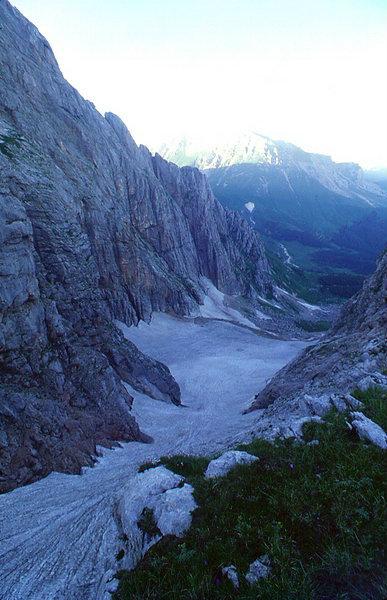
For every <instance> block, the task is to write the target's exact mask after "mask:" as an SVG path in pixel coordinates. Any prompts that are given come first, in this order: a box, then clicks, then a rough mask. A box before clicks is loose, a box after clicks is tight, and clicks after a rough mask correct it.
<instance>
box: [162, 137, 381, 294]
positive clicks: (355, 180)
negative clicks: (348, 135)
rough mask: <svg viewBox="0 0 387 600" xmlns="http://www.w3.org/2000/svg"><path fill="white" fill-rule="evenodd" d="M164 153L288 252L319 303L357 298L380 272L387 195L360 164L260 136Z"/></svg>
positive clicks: (177, 146) (182, 145) (190, 143)
mask: <svg viewBox="0 0 387 600" xmlns="http://www.w3.org/2000/svg"><path fill="white" fill-rule="evenodd" d="M158 150H159V152H160V154H161V155H162V156H164V157H165V158H167V159H168V160H170V161H172V162H175V163H176V164H179V165H184V164H186V165H194V166H197V167H198V168H200V169H201V170H202V171H203V172H205V173H206V175H207V177H208V179H209V182H210V185H211V187H212V190H213V192H214V194H215V196H216V197H217V198H218V200H219V201H220V202H221V203H222V204H223V205H224V206H226V207H228V208H231V209H234V210H238V211H240V212H241V213H242V214H243V215H244V216H245V218H246V219H247V220H248V221H249V222H250V224H251V225H252V226H253V227H254V228H255V229H257V230H258V231H260V233H262V234H263V235H264V236H265V237H266V241H267V242H268V248H269V250H272V251H273V253H274V255H275V256H277V257H280V258H281V259H285V260H287V254H286V253H288V255H289V256H290V259H291V260H290V261H287V262H288V265H287V269H288V271H289V270H290V273H288V278H289V280H291V279H293V280H294V281H297V283H300V285H301V284H302V285H303V286H304V288H305V289H311V290H313V291H314V292H315V293H316V295H317V296H320V297H324V296H325V297H347V296H350V295H352V294H353V293H355V292H356V291H357V290H358V289H359V288H360V286H361V283H362V279H363V277H364V276H365V275H366V274H369V273H370V272H372V270H373V269H374V266H375V260H376V257H377V255H378V253H379V252H380V251H381V250H382V248H383V246H384V243H385V241H386V237H387V235H386V232H387V191H386V190H385V189H383V188H382V187H381V186H380V185H378V184H377V183H375V182H373V181H370V180H369V178H368V177H367V176H365V174H364V173H363V171H362V169H361V168H360V166H359V165H356V164H354V163H335V162H334V161H332V159H331V158H330V157H329V156H325V155H321V154H312V153H308V152H305V151H304V150H302V149H300V148H298V147H297V146H294V145H293V144H289V143H287V142H282V141H274V140H271V139H270V138H267V137H265V136H262V135H259V134H256V133H245V134H241V135H236V136H235V135H230V136H228V135H227V134H225V135H224V136H223V139H222V140H221V141H219V142H217V141H216V140H214V141H213V143H212V145H211V143H210V142H207V141H206V142H204V143H203V142H201V141H200V140H189V139H187V138H183V139H181V140H175V141H173V142H172V143H171V144H164V145H162V146H160V147H159V149H158ZM362 232H364V240H366V243H363V244H362V243H361V239H360V240H359V235H360V236H362ZM356 240H359V241H360V243H357V242H356ZM354 241H355V242H356V243H355V242H354ZM283 252H285V254H281V253H283ZM297 266H298V267H299V268H301V270H302V272H301V271H298V272H297V271H295V269H296V267H297ZM281 269H282V267H281ZM303 280H304V283H303ZM306 282H308V283H306Z"/></svg>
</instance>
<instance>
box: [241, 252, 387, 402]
mask: <svg viewBox="0 0 387 600" xmlns="http://www.w3.org/2000/svg"><path fill="white" fill-rule="evenodd" d="M386 298H387V252H384V254H383V256H382V257H381V258H380V260H379V262H378V266H377V269H376V272H375V273H374V275H372V277H370V278H369V279H368V280H367V281H366V282H365V284H364V286H363V288H362V290H361V291H360V292H359V293H358V294H357V295H356V296H354V297H353V298H352V299H351V300H350V301H349V302H348V303H347V304H346V305H345V306H344V308H343V310H342V312H341V314H340V317H339V319H338V320H337V322H336V324H335V326H334V327H333V329H332V330H331V331H330V332H329V333H328V334H327V335H326V336H325V337H324V338H322V340H321V341H320V342H319V343H317V344H315V345H313V346H310V347H309V348H307V349H306V350H304V352H303V353H302V354H301V355H300V356H299V357H297V358H296V359H295V360H294V361H292V362H291V363H290V364H289V365H287V366H286V367H284V368H283V369H282V370H281V371H279V372H278V374H277V375H275V377H274V378H273V379H272V380H271V381H270V383H269V384H268V385H267V386H266V387H265V388H264V389H263V390H262V391H261V392H260V393H259V394H257V395H256V396H255V398H254V401H253V403H252V405H251V410H254V409H258V408H267V407H268V406H270V405H271V404H273V403H274V402H275V403H276V405H278V407H280V406H281V410H282V411H283V410H284V404H285V405H286V404H288V405H290V404H291V402H292V400H294V399H297V398H298V399H299V398H300V397H301V396H303V397H304V398H305V394H307V395H309V394H310V395H312V396H322V394H326V393H328V392H330V393H333V392H336V391H338V390H339V391H340V392H341V393H345V392H347V391H350V390H352V389H354V388H355V387H356V386H357V385H358V384H361V382H362V381H363V380H364V379H365V378H368V381H369V384H370V385H372V384H374V385H377V384H380V383H382V384H383V382H384V380H386V377H385V376H383V374H382V371H383V369H385V368H386V364H387V363H386V360H387V341H386V331H387V305H386ZM304 404H305V403H304Z"/></svg>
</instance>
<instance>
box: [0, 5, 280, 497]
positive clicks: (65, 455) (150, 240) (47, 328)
mask: <svg viewBox="0 0 387 600" xmlns="http://www.w3.org/2000/svg"><path fill="white" fill-rule="evenodd" d="M0 239H1V245H0V380H1V388H0V417H1V421H0V471H1V472H0V478H1V479H0V482H1V483H0V486H1V489H3V490H6V489H11V488H12V487H15V486H17V485H20V484H23V483H26V482H29V481H32V480H33V479H36V478H38V477H40V476H42V475H44V474H46V473H48V472H50V471H51V470H53V469H57V470H58V469H59V470H67V471H74V470H77V469H79V468H80V466H81V465H83V464H89V463H90V461H91V456H92V455H93V453H94V451H95V445H96V444H109V443H111V441H112V440H117V439H123V440H134V439H135V440H139V439H145V438H146V436H144V435H143V434H142V433H141V432H140V431H139V429H138V426H137V425H136V423H135V421H134V419H133V418H132V417H131V414H130V406H131V402H132V398H131V397H130V395H129V394H128V393H127V391H126V389H125V388H124V386H123V384H122V380H124V381H126V382H128V383H130V385H132V386H133V387H134V388H136V389H138V390H141V391H143V392H145V393H147V394H149V395H151V396H153V397H154V398H157V399H160V400H166V401H171V402H174V403H179V402H180V392H179V388H178V386H177V384H176V382H175V381H174V379H173V377H172V376H171V374H170V372H169V370H168V369H167V368H166V367H164V366H163V365H161V364H160V363H158V362H156V361H154V360H151V359H150V358H148V357H146V356H145V355H143V354H142V353H141V352H139V350H138V349H137V348H136V347H135V346H134V345H133V344H130V343H129V342H127V341H126V340H124V338H123V336H122V334H121V333H120V331H119V330H118V329H117V327H116V326H115V325H114V320H116V319H118V320H121V321H124V322H125V323H126V324H128V325H130V324H136V323H137V322H138V321H139V320H140V319H149V318H150V316H151V314H152V312H153V311H159V310H161V311H171V312H175V313H176V314H179V315H184V314H188V313H189V312H190V311H191V310H192V309H193V308H195V307H196V306H197V304H198V303H200V302H201V288H200V280H201V277H203V276H204V277H207V278H208V279H210V280H211V281H212V282H213V284H214V285H215V286H217V287H218V288H219V289H220V290H221V291H224V292H226V293H228V294H244V295H246V296H250V297H254V295H256V294H261V295H265V294H266V293H267V292H270V290H271V277H270V272H269V268H268V265H267V262H266V259H265V256H264V252H263V249H262V245H261V242H260V240H259V237H258V235H257V234H256V233H254V232H253V231H252V230H251V229H250V228H249V227H248V226H247V224H246V223H245V222H244V220H243V219H242V218H241V217H240V216H239V215H234V214H231V213H228V212H227V211H226V210H224V209H223V208H222V207H221V205H220V204H219V203H218V202H217V201H216V200H215V199H214V197H213V195H212V193H211V191H210V189H209V187H208V184H207V181H206V179H205V177H204V176H203V175H202V174H201V173H200V172H199V171H198V170H196V169H190V168H187V169H181V170H180V169H178V168H177V167H175V166H174V165H171V164H169V163H167V162H166V161H164V160H163V159H162V158H161V157H159V156H156V157H152V156H151V155H150V153H149V152H148V151H147V150H146V149H145V148H138V147H137V146H136V144H135V142H134V141H133V139H132V138H131V136H130V134H129V132H128V131H127V129H126V128H125V126H124V125H123V123H122V122H121V121H120V119H119V118H118V117H116V116H114V115H112V114H107V115H105V117H103V116H102V115H101V114H99V113H98V112H97V111H96V110H95V108H94V106H93V105H92V104H91V103H90V102H87V101H85V100H84V99H83V98H82V97H81V96H80V95H79V94H78V93H77V91H76V90H75V89H74V88H72V87H71V85H69V84H68V83H67V82H66V81H65V80H64V79H63V77H62V75H61V72H60V70H59V68H58V65H57V63H56V60H55V58H54V56H53V53H52V51H51V49H50V46H49V45H48V43H47V41H46V40H45V39H44V38H43V37H42V36H41V35H40V34H39V32H38V31H37V30H36V28H35V27H34V26H33V25H31V24H30V23H29V22H28V21H27V20H26V19H24V18H23V17H22V16H21V15H20V13H19V12H18V11H17V10H16V9H14V8H13V7H12V6H11V5H10V3H9V2H8V1H7V0H0Z"/></svg>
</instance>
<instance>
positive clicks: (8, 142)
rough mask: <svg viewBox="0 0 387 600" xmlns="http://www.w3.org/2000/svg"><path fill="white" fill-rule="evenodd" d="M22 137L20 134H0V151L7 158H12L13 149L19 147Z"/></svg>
mask: <svg viewBox="0 0 387 600" xmlns="http://www.w3.org/2000/svg"><path fill="white" fill-rule="evenodd" d="M22 142H23V138H22V137H21V136H20V135H17V134H15V135H3V134H0V152H1V154H3V155H4V156H6V157H7V158H13V157H14V155H15V150H16V149H17V148H20V146H21V144H22Z"/></svg>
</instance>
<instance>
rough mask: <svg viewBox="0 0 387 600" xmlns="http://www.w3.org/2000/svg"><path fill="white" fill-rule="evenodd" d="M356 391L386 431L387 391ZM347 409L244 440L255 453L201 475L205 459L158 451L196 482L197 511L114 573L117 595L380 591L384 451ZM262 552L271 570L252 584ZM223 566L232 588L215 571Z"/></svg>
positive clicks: (354, 595)
mask: <svg viewBox="0 0 387 600" xmlns="http://www.w3.org/2000/svg"><path fill="white" fill-rule="evenodd" d="M355 395H356V397H357V398H358V399H360V400H361V401H363V402H364V405H365V406H364V413H365V414H366V415H367V416H368V417H370V418H371V419H373V420H374V421H375V422H377V423H378V424H380V425H381V426H382V427H384V428H386V426H387V422H386V421H387V411H386V400H387V394H386V392H383V391H382V390H381V389H378V388H373V389H370V390H368V391H367V392H356V393H355ZM347 416H348V415H346V414H345V413H343V414H338V413H337V412H331V413H329V415H327V417H326V418H325V422H324V423H321V424H317V423H310V424H307V425H306V426H305V427H304V441H303V442H302V443H301V442H300V441H298V440H285V441H277V442H276V443H275V444H270V443H268V442H265V441H262V440H255V441H254V442H252V443H251V444H249V445H247V446H243V449H244V450H247V451H248V452H250V453H252V454H255V455H257V456H259V458H260V460H259V461H257V462H255V463H253V464H250V465H241V466H238V467H237V468H235V469H234V470H233V471H232V472H231V473H229V474H228V475H227V477H222V478H217V479H213V480H208V479H207V480H206V479H204V476H203V474H204V471H205V468H206V466H207V464H208V461H209V459H205V458H203V457H188V456H175V457H165V458H162V459H161V462H162V463H163V464H165V465H166V466H167V467H168V468H169V469H171V470H173V471H175V472H177V473H179V474H182V475H184V476H185V477H186V478H187V480H188V481H189V482H190V483H192V484H193V486H194V488H195V497H196V501H197V503H198V505H199V508H198V509H197V511H196V512H195V513H194V519H193V525H192V527H191V529H190V530H189V532H188V534H187V535H186V536H185V538H184V539H183V540H179V539H175V538H164V539H163V540H162V541H160V542H159V543H158V544H157V545H156V546H154V547H153V548H152V549H151V551H150V552H149V553H148V554H147V555H146V557H145V558H144V559H143V561H142V562H141V563H140V565H139V566H138V568H137V569H136V570H134V571H132V572H130V573H121V574H120V578H121V582H120V588H119V591H118V592H117V594H116V600H127V599H129V598H130V600H145V599H146V600H156V599H157V600H162V599H167V598H168V600H174V599H176V600H209V599H210V598H211V599H222V600H226V599H229V598H234V597H235V596H236V594H237V595H238V598H240V599H244V600H253V599H256V598H258V597H259V598H260V599H262V600H269V599H270V600H284V599H286V600H292V599H293V600H328V599H329V600H332V599H333V598H335V599H340V600H371V599H372V600H378V599H380V600H382V599H383V598H385V597H386V594H387V584H386V581H385V580H384V579H383V549H384V543H385V522H386V519H385V505H384V494H383V491H384V483H385V482H384V475H383V473H384V472H385V471H384V470H383V466H385V464H384V463H385V457H384V454H383V452H382V451H381V450H380V449H378V448H376V447H374V446H371V445H367V444H365V443H363V442H362V441H360V440H359V439H358V437H357V436H356V434H355V433H354V432H353V431H352V430H351V429H350V428H349V427H348V423H347ZM311 442H312V443H311ZM152 466H154V465H152ZM262 554H268V555H269V557H270V560H271V563H272V566H273V570H272V574H271V576H270V577H269V578H268V579H264V580H261V581H259V582H258V583H257V584H256V585H254V586H251V585H249V584H248V583H247V582H246V580H245V577H244V575H245V574H246V573H247V571H248V568H249V565H250V563H251V562H252V561H254V560H255V559H256V558H257V557H258V556H260V555H262ZM229 564H233V565H235V566H236V568H237V570H238V573H239V577H240V583H241V587H240V590H239V592H236V591H235V590H234V589H233V587H232V584H231V583H230V581H229V580H228V579H227V577H224V576H222V567H224V566H226V565H229Z"/></svg>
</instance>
